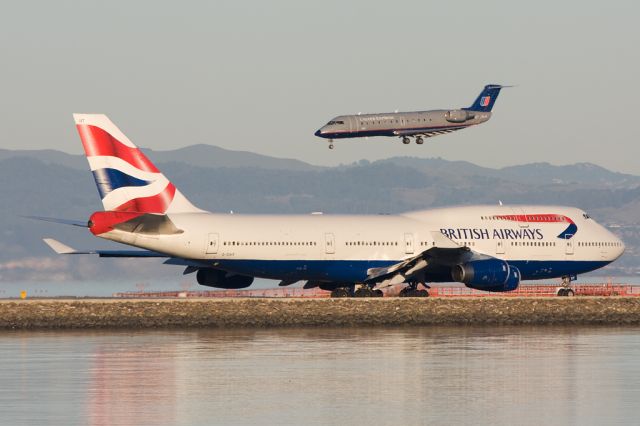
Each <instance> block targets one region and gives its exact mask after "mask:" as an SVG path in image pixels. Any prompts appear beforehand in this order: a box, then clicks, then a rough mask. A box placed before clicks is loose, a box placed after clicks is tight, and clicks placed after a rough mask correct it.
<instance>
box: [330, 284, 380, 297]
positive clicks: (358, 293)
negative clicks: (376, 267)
mask: <svg viewBox="0 0 640 426" xmlns="http://www.w3.org/2000/svg"><path fill="white" fill-rule="evenodd" d="M382 295H383V293H382V290H374V289H372V288H371V287H369V286H366V285H362V286H360V287H358V288H355V287H353V286H350V287H336V288H334V289H333V290H331V297H382Z"/></svg>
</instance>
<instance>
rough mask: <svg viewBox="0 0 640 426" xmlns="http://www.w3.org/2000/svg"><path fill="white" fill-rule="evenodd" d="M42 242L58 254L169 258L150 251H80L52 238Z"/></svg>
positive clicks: (44, 239)
mask: <svg viewBox="0 0 640 426" xmlns="http://www.w3.org/2000/svg"><path fill="white" fill-rule="evenodd" d="M43 241H44V242H45V243H46V244H47V245H48V246H49V247H51V248H52V249H53V251H55V252H56V253H58V254H97V255H98V256H100V257H169V256H167V255H166V254H162V253H158V252H155V251H150V250H87V251H80V250H76V249H74V248H72V247H69V246H68V245H66V244H63V243H61V242H60V241H58V240H54V239H53V238H43Z"/></svg>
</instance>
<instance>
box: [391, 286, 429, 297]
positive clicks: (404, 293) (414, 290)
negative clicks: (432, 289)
mask: <svg viewBox="0 0 640 426" xmlns="http://www.w3.org/2000/svg"><path fill="white" fill-rule="evenodd" d="M398 296H400V297H429V291H427V289H426V288H424V289H418V283H412V284H409V285H408V286H406V287H405V288H403V289H402V290H400V294H399V295H398Z"/></svg>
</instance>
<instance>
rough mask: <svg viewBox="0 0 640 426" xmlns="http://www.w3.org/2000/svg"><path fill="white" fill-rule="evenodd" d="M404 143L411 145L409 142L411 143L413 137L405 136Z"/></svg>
mask: <svg viewBox="0 0 640 426" xmlns="http://www.w3.org/2000/svg"><path fill="white" fill-rule="evenodd" d="M402 143H403V144H405V145H409V143H411V139H409V138H408V137H406V136H405V137H403V138H402Z"/></svg>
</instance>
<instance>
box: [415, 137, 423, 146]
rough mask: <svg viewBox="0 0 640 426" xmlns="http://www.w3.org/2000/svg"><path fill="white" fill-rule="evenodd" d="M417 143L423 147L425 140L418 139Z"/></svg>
mask: <svg viewBox="0 0 640 426" xmlns="http://www.w3.org/2000/svg"><path fill="white" fill-rule="evenodd" d="M416 143H417V144H418V145H422V144H423V143H424V140H423V139H422V138H416Z"/></svg>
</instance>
